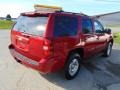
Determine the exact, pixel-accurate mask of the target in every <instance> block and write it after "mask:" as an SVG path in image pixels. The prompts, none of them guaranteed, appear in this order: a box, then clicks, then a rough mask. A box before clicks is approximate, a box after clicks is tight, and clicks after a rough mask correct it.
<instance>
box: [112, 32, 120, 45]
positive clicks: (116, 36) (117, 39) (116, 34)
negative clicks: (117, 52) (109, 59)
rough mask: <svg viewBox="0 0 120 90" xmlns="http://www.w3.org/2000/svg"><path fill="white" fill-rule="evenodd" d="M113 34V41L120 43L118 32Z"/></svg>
mask: <svg viewBox="0 0 120 90" xmlns="http://www.w3.org/2000/svg"><path fill="white" fill-rule="evenodd" d="M113 35H114V41H115V43H118V44H120V32H117V33H114V34H113Z"/></svg>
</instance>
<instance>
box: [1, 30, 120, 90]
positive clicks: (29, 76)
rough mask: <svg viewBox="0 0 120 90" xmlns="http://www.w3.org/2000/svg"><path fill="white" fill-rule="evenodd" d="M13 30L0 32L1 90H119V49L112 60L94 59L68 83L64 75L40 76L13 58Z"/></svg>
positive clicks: (117, 48) (115, 49) (115, 48)
mask: <svg viewBox="0 0 120 90" xmlns="http://www.w3.org/2000/svg"><path fill="white" fill-rule="evenodd" d="M9 44H10V31H8V30H0V90H120V46H119V45H114V46H113V51H112V54H111V56H110V57H108V58H104V57H101V56H97V57H93V58H92V59H91V62H89V63H86V64H83V65H82V68H81V70H80V72H79V74H78V76H77V77H76V78H75V79H73V80H66V79H64V77H63V76H62V73H61V72H58V73H52V74H46V75H41V74H40V73H39V72H38V71H35V70H32V69H30V68H27V67H25V66H23V65H21V64H19V63H17V62H16V61H15V60H14V59H13V57H12V56H11V55H10V52H9V50H8V45H9Z"/></svg>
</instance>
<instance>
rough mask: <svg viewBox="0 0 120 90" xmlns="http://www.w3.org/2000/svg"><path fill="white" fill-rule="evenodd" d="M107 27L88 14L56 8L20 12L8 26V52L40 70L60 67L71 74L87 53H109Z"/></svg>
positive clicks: (77, 69) (111, 41)
mask: <svg viewBox="0 0 120 90" xmlns="http://www.w3.org/2000/svg"><path fill="white" fill-rule="evenodd" d="M112 45H113V37H112V34H111V30H110V29H107V30H106V29H104V28H103V26H102V25H101V23H100V22H99V21H98V20H96V19H94V18H92V17H89V16H86V15H83V14H79V13H70V12H63V11H59V12H58V11H57V12H52V13H46V12H45V13H40V12H29V13H22V14H21V16H20V17H19V18H18V20H17V22H16V24H15V25H14V27H13V29H12V30H11V44H10V46H9V49H10V52H11V54H12V56H13V57H14V58H15V60H16V61H17V62H19V63H21V64H24V65H25V66H28V67H31V68H33V69H36V70H38V71H40V72H41V73H50V72H55V71H58V70H61V69H63V70H64V73H65V77H66V78H67V79H72V78H74V77H75V76H76V75H77V74H78V72H79V70H80V66H81V62H83V61H87V60H88V58H89V57H91V56H94V55H96V54H98V53H103V55H104V56H106V57H108V56H109V55H110V53H111V50H112Z"/></svg>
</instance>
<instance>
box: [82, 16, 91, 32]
mask: <svg viewBox="0 0 120 90" xmlns="http://www.w3.org/2000/svg"><path fill="white" fill-rule="evenodd" d="M82 32H83V33H84V34H89V33H92V21H91V20H90V19H87V18H86V19H83V20H82Z"/></svg>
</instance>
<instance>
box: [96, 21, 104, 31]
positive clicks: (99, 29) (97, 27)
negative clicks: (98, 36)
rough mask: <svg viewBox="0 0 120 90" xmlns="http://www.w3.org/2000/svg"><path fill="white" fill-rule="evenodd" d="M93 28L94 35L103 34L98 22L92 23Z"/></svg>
mask: <svg viewBox="0 0 120 90" xmlns="http://www.w3.org/2000/svg"><path fill="white" fill-rule="evenodd" d="M94 27H95V32H96V33H102V32H103V30H104V29H103V26H102V25H101V23H100V22H98V21H94Z"/></svg>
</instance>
